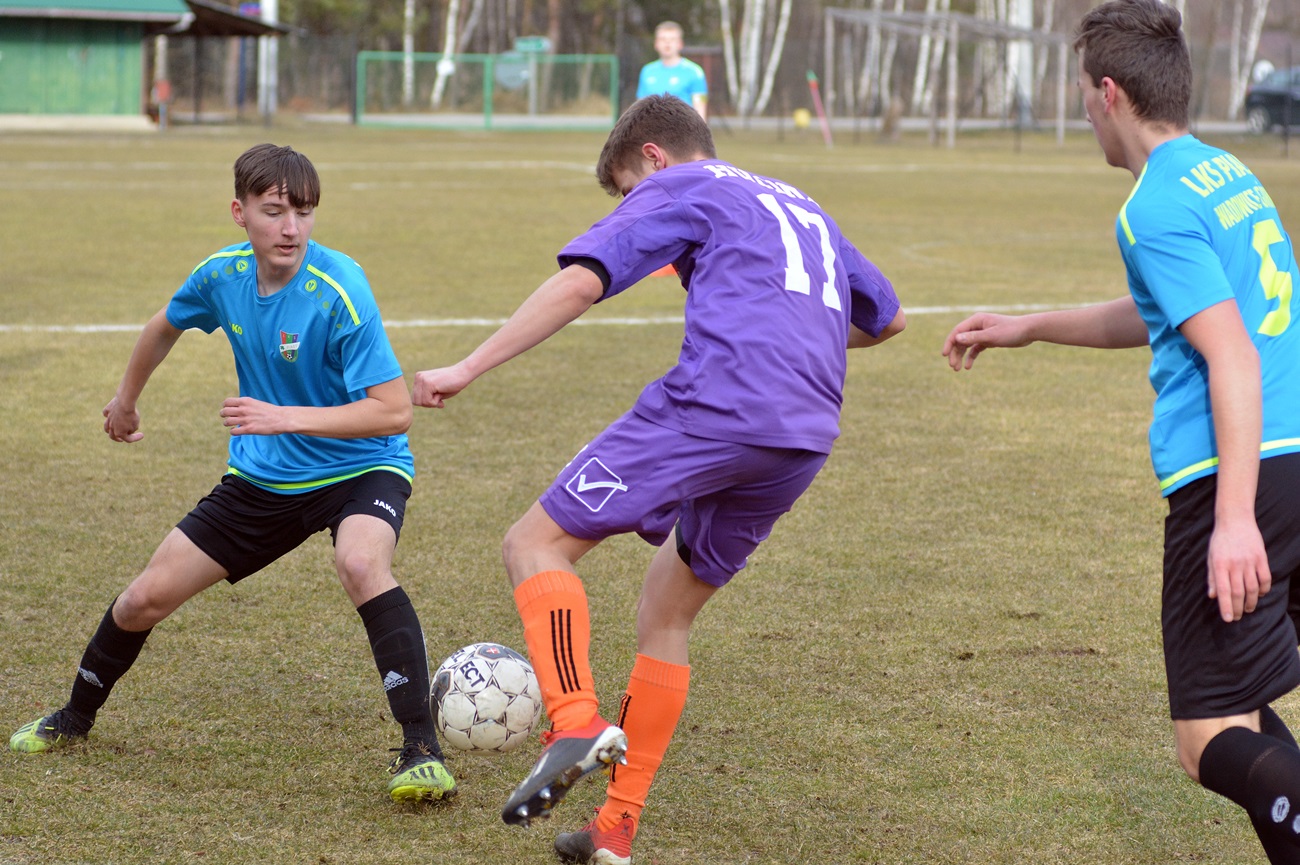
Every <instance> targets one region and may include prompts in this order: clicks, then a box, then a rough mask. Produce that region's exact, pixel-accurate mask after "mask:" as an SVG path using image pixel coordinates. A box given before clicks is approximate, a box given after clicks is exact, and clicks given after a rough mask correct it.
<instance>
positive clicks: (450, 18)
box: [429, 0, 460, 111]
mask: <svg viewBox="0 0 1300 865" xmlns="http://www.w3.org/2000/svg"><path fill="white" fill-rule="evenodd" d="M445 20H446V22H447V26H446V29H445V31H444V35H443V40H442V59H441V60H440V61H438V77H437V78H435V79H434V82H433V95H432V96H430V98H429V103H430V105H431V106H432V107H433V109H434V110H435V111H436V110H437V109H439V108H441V107H442V91H443V89H444V88H445V87H446V86H447V78H448V77H449V76H450V75H451V73H452V69H453V68H454V67H453V66H452V63H453V62H454V60H455V55H456V24H457V23H458V22H459V21H460V0H448V6H447V17H446V19H445Z"/></svg>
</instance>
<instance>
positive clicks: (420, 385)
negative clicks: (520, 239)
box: [411, 264, 604, 408]
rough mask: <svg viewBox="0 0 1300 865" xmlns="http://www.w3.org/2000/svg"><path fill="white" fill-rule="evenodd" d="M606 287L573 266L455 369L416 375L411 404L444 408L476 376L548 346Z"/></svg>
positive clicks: (536, 293) (539, 290)
mask: <svg viewBox="0 0 1300 865" xmlns="http://www.w3.org/2000/svg"><path fill="white" fill-rule="evenodd" d="M603 292H604V285H602V284H601V281H600V277H598V276H597V275H596V274H595V273H593V272H592V271H590V270H588V269H587V268H585V267H583V266H581V265H577V264H571V265H569V266H568V267H566V268H564V269H563V270H561V271H560V272H559V273H557V274H555V275H554V276H552V277H551V278H550V279H548V280H546V282H543V283H542V284H541V285H540V286H539V287H538V288H537V290H536V291H534V292H533V293H532V294H531V295H529V297H528V299H527V300H525V301H524V302H523V303H522V304H520V305H519V308H518V309H517V310H515V312H514V315H512V316H510V318H509V319H508V320H507V321H506V323H505V324H503V325H501V328H500V329H499V330H498V331H497V332H496V333H494V334H492V335H491V336H490V337H488V338H487V339H486V340H484V341H483V344H482V345H480V346H479V347H478V348H476V349H474V351H472V352H470V354H469V356H468V357H466V358H465V359H464V360H462V361H461V362H460V363H458V364H455V365H454V366H449V367H443V368H442V369H430V370H422V371H421V372H417V373H416V374H415V387H414V389H413V390H412V393H411V401H412V402H413V403H415V404H416V405H419V406H425V407H426V408H442V407H443V403H444V401H445V400H447V399H449V398H451V397H453V396H455V395H456V394H458V393H460V392H461V391H462V390H464V389H465V388H466V387H468V386H469V385H470V383H471V382H473V381H474V380H475V379H476V378H478V377H479V376H481V375H482V374H483V373H485V372H487V371H488V370H490V369H492V368H494V367H498V366H500V365H501V364H503V363H505V362H506V361H508V360H510V359H511V358H514V357H517V356H518V355H521V354H523V353H524V352H526V351H528V349H530V348H532V347H533V346H535V345H538V344H539V343H541V342H544V341H545V340H546V339H547V338H549V337H550V336H552V335H553V334H555V333H557V332H558V331H559V330H560V329H561V328H563V327H564V326H565V325H566V324H568V323H569V322H571V321H573V320H574V319H575V318H577V317H578V316H580V315H582V314H583V313H584V312H586V311H587V310H588V309H590V308H591V305H592V304H594V303H595V302H596V301H598V300H600V296H601V294H602V293H603Z"/></svg>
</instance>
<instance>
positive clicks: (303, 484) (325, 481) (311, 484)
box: [227, 466, 415, 492]
mask: <svg viewBox="0 0 1300 865" xmlns="http://www.w3.org/2000/svg"><path fill="white" fill-rule="evenodd" d="M227 468H228V472H227V474H232V475H234V476H235V477H240V478H243V479H244V480H246V481H248V482H249V483H250V484H257V485H258V486H259V487H262V488H263V489H268V490H284V491H286V492H288V491H290V490H297V491H298V492H302V491H303V490H313V489H316V488H317V487H326V486H329V485H330V484H337V483H339V482H340V481H350V480H352V479H353V478H359V477H361V476H362V475H364V474H368V473H369V472H392V473H393V474H395V475H401V476H402V477H404V478H406V482H407V483H414V482H415V479H414V478H413V477H411V475H410V474H408V473H407V472H406V471H404V470H403V469H400V468H398V467H397V466H371V467H370V468H368V469H362V470H361V471H359V472H352V473H351V474H346V475H339V476H338V477H334V478H322V479H321V480H318V481H300V482H298V483H293V484H272V483H268V482H266V481H259V480H258V479H257V478H255V477H253V476H252V475H246V474H244V473H243V472H241V471H240V470H239V469H237V468H235V467H234V466H228V467H227Z"/></svg>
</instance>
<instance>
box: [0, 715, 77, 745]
mask: <svg viewBox="0 0 1300 865" xmlns="http://www.w3.org/2000/svg"><path fill="white" fill-rule="evenodd" d="M88 732H90V727H89V725H86V724H80V723H78V722H77V721H75V720H74V719H73V718H72V717H71V713H70V712H68V711H67V710H66V709H59V710H58V711H57V712H54V713H53V714H50V715H46V716H44V717H42V718H37V719H36V720H35V721H32V722H31V723H30V724H24V725H22V726H21V727H19V728H18V729H17V730H16V731H15V732H14V734H13V735H12V736H10V737H9V750H10V751H13V752H14V753H16V754H39V753H41V752H43V751H52V750H54V749H55V748H62V747H65V746H67V745H70V744H72V743H73V742H79V741H83V740H84V739H85V738H86V733H88Z"/></svg>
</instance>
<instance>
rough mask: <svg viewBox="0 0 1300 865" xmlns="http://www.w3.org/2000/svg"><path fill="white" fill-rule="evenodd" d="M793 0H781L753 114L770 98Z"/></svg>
mask: <svg viewBox="0 0 1300 865" xmlns="http://www.w3.org/2000/svg"><path fill="white" fill-rule="evenodd" d="M793 2H794V0H782V2H781V17H780V18H779V19H778V21H777V24H776V34H775V35H774V36H773V37H772V53H771V54H769V55H768V57H767V69H766V71H765V72H764V73H763V87H762V89H761V90H760V91H759V94H758V102H757V103H756V104H755V106H754V113H755V114H762V113H763V111H764V110H765V109H766V108H767V103H768V101H769V100H770V99H771V98H772V84H773V82H774V81H775V80H776V70H777V67H779V66H780V65H781V54H782V53H783V52H784V51H785V35H786V32H787V31H788V30H789V27H790V7H791V5H792V4H793Z"/></svg>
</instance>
